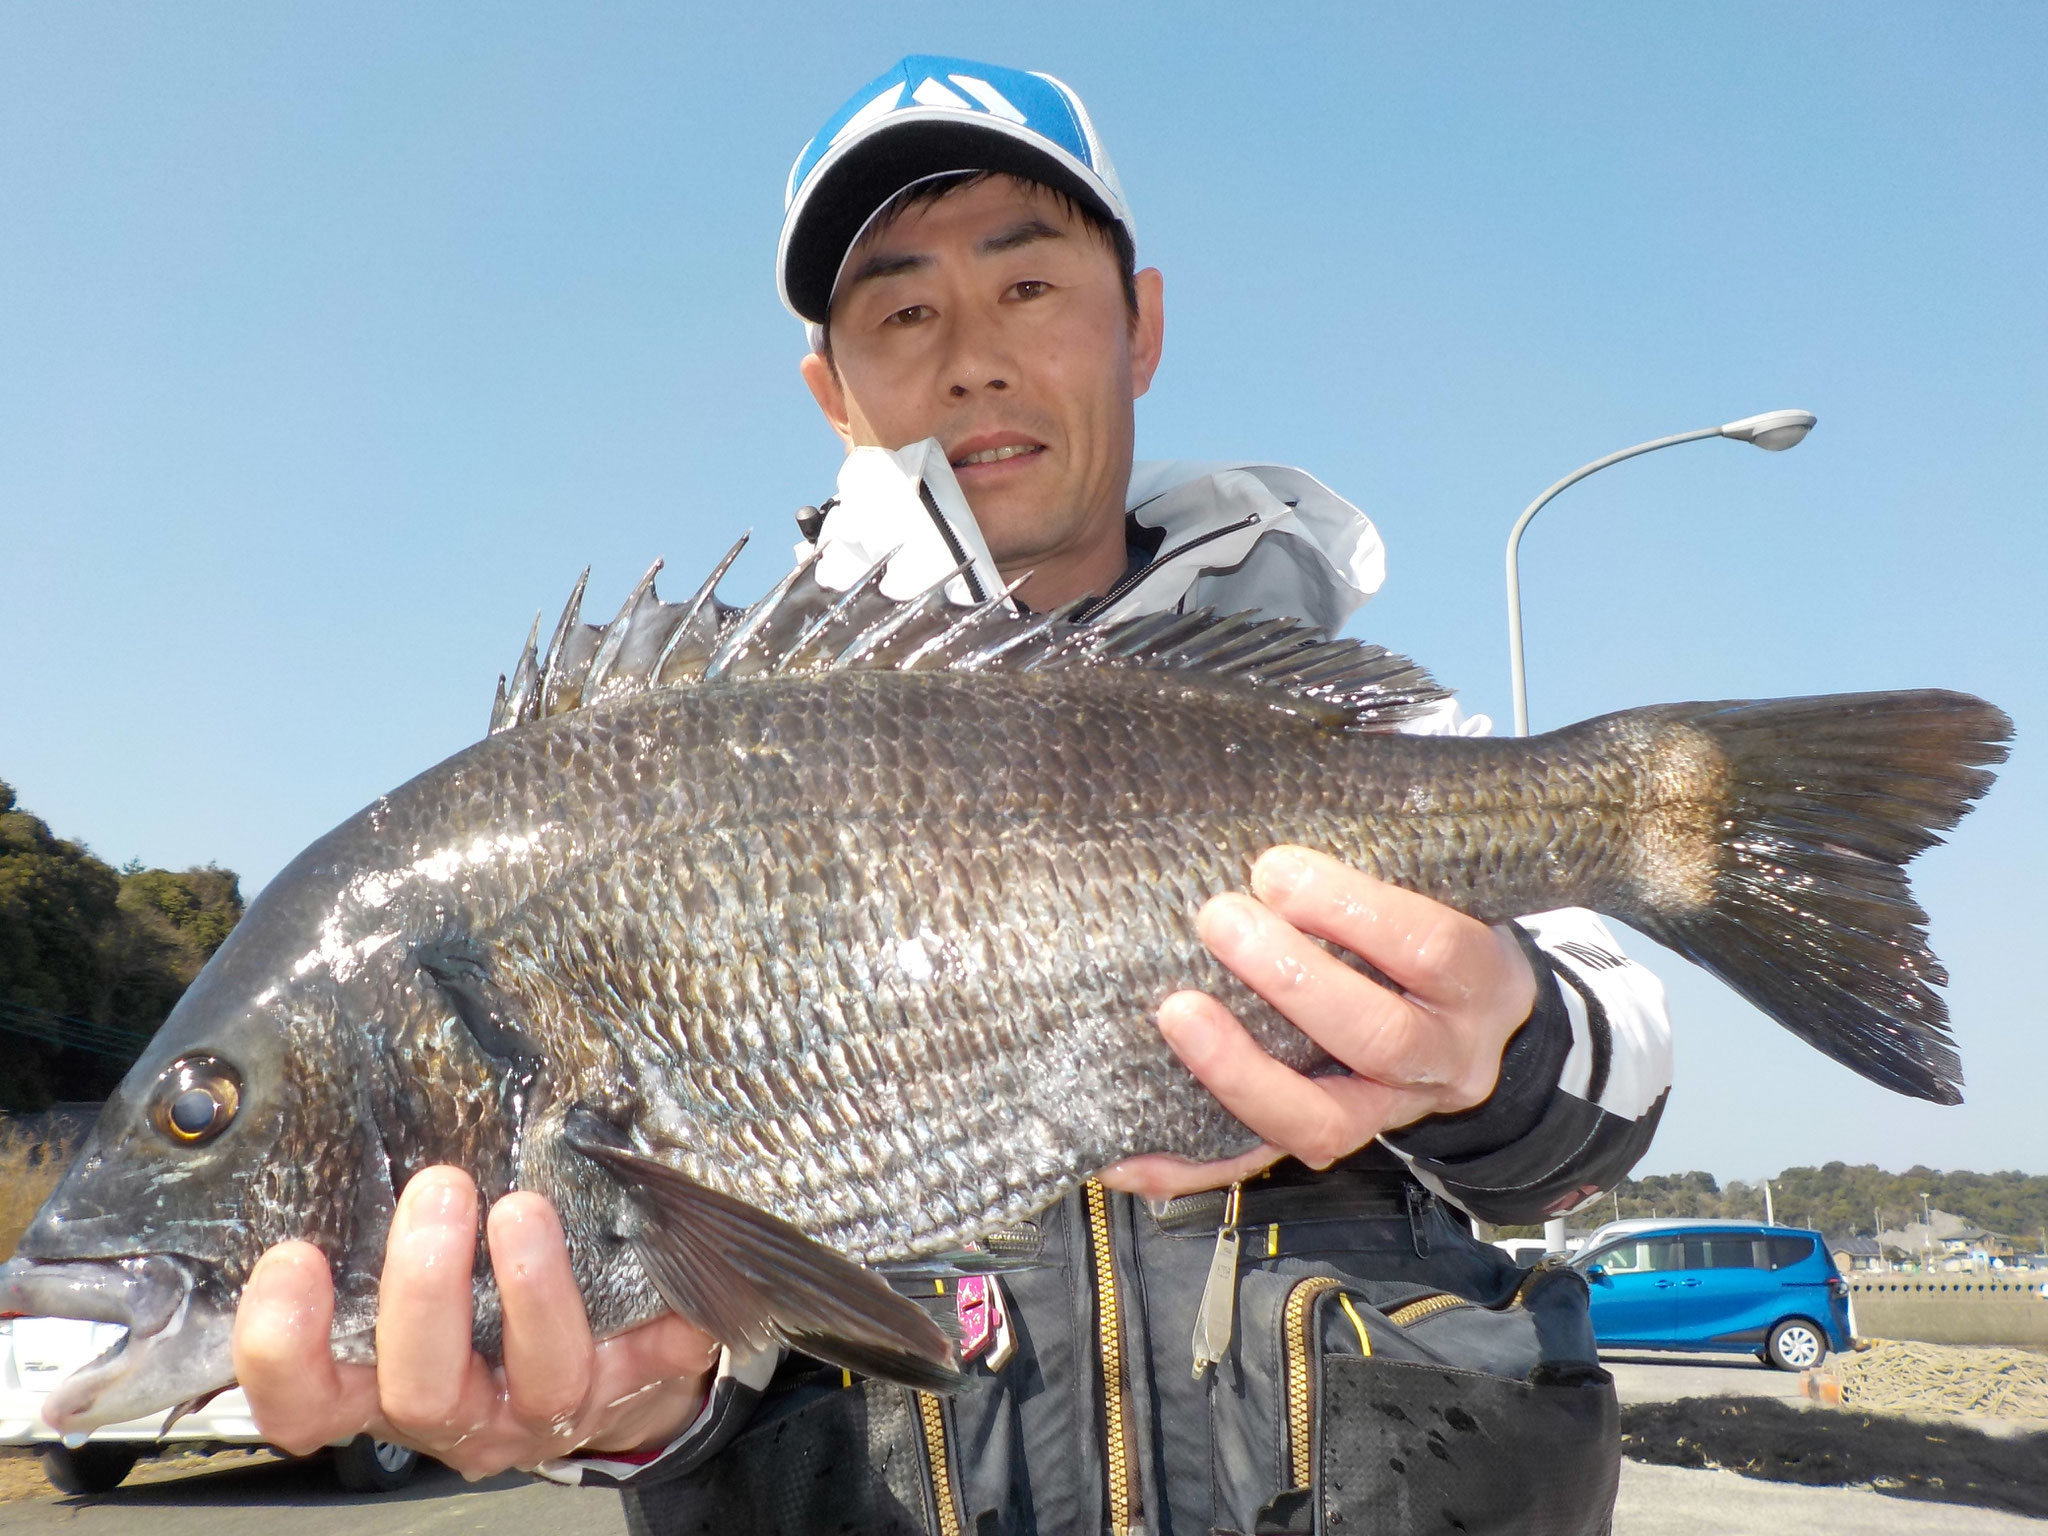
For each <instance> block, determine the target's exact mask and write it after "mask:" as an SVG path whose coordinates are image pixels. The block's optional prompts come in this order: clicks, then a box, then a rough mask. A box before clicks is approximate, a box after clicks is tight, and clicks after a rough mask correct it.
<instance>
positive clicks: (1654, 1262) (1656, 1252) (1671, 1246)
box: [1593, 1237, 1685, 1275]
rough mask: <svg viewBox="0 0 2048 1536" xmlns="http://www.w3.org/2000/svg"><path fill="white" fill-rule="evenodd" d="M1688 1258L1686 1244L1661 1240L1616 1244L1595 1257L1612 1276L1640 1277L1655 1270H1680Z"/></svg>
mask: <svg viewBox="0 0 2048 1536" xmlns="http://www.w3.org/2000/svg"><path fill="white" fill-rule="evenodd" d="M1684 1259H1685V1245H1684V1244H1683V1243H1678V1242H1673V1241H1672V1240H1671V1239H1670V1238H1662V1237H1660V1238H1657V1239H1655V1240H1653V1241H1651V1242H1627V1243H1616V1244H1615V1245H1614V1246H1613V1247H1612V1248H1609V1249H1607V1250H1606V1251H1605V1252H1603V1253H1599V1254H1595V1255H1594V1257H1593V1262H1594V1263H1595V1264H1598V1265H1600V1266H1601V1267H1602V1268H1603V1269H1605V1270H1606V1271H1607V1273H1608V1274H1610V1275H1640V1274H1648V1273H1650V1272H1651V1271H1653V1270H1660V1269H1677V1268H1679V1267H1680V1265H1682V1264H1683V1263H1684Z"/></svg>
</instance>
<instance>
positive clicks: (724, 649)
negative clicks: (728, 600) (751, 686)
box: [704, 544, 819, 683]
mask: <svg viewBox="0 0 2048 1536" xmlns="http://www.w3.org/2000/svg"><path fill="white" fill-rule="evenodd" d="M818 554H819V546H818V545H815V544H814V545H812V546H811V552H810V553H809V554H807V555H805V556H804V557H803V559H801V560H799V561H797V563H796V569H795V570H793V571H791V572H790V573H789V574H788V575H787V576H785V577H783V578H782V580H780V581H778V582H777V583H776V584H775V586H774V587H773V589H771V590H770V592H769V593H768V595H767V596H766V597H764V598H762V599H761V601H760V602H758V603H756V604H754V606H753V607H751V608H749V609H748V610H747V616H746V617H745V618H744V619H742V620H740V622H739V623H738V624H737V625H735V626H734V627H733V631H732V633H731V634H729V635H727V636H726V637H725V638H724V639H723V640H721V641H720V642H719V644H718V649H717V650H715V651H713V652H712V653H711V660H710V661H708V662H706V663H705V666H704V681H705V682H707V683H708V682H711V681H712V680H713V679H715V678H717V677H718V676H720V675H721V674H722V673H724V672H725V671H726V670H727V669H728V668H729V667H731V666H732V664H733V663H734V662H735V661H737V660H738V659H739V658H740V656H741V655H742V654H744V653H745V651H746V648H747V644H748V642H749V641H751V640H752V639H753V638H754V636H756V635H758V634H759V633H760V632H761V631H762V630H763V629H764V628H766V627H767V624H768V621H769V620H770V619H772V618H774V617H775V614H776V612H777V610H779V609H780V608H781V607H782V604H783V600H784V599H786V598H787V597H788V596H789V593H790V589H791V588H792V587H794V586H795V585H796V584H797V582H798V581H800V580H801V579H802V578H803V576H804V573H805V572H807V571H808V570H810V568H811V567H812V566H813V565H815V564H816V563H817V560H818Z"/></svg>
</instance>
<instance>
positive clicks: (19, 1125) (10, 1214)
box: [0, 1110, 92, 1259]
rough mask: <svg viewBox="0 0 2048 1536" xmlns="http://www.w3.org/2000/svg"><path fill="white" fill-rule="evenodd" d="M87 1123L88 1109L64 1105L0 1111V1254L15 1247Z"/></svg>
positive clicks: (0, 1256)
mask: <svg viewBox="0 0 2048 1536" xmlns="http://www.w3.org/2000/svg"><path fill="white" fill-rule="evenodd" d="M91 1124H92V1118H91V1116H90V1115H89V1114H81V1113H77V1112H74V1111H64V1110H57V1111H53V1112H51V1113H50V1114H47V1115H23V1116H20V1117H18V1118H17V1117H0V1259H5V1258H7V1257H8V1256H9V1255H10V1254H12V1253H13V1252H14V1245H15V1244H16V1243H17V1242H18V1241H20V1239H21V1234H22V1232H23V1231H24V1230H26V1229H27V1227H28V1224H29V1222H30V1221H31V1220H33V1219H34V1217H35V1214H36V1211H37V1210H38V1209H39V1208H40V1207H41V1205H42V1203H43V1201H44V1200H45V1199H47V1198H48V1197H49V1193H50V1191H51V1190H52V1189H53V1188H55V1187H56V1183H57V1180H58V1178H59V1177H60V1176H61V1175H62V1174H63V1172H64V1170H65V1169H66V1168H67V1167H69V1166H70V1164H71V1159H72V1157H73V1155H75V1154H76V1153H77V1151H78V1145H79V1143H80V1142H81V1141H83V1140H84V1139H85V1133H86V1131H87V1130H88V1129H90V1127H91Z"/></svg>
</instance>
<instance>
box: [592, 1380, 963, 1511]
mask: <svg viewBox="0 0 2048 1536" xmlns="http://www.w3.org/2000/svg"><path fill="white" fill-rule="evenodd" d="M801 1396H802V1397H804V1398H806V1399H808V1400H807V1401H801V1402H793V1403H792V1404H791V1405H790V1406H789V1408H788V1411H786V1412H781V1413H770V1414H768V1415H767V1416H765V1417H762V1418H757V1420H756V1421H755V1422H754V1423H752V1424H750V1425H749V1426H748V1427H747V1429H746V1432H745V1433H744V1434H742V1435H741V1436H740V1437H739V1439H737V1440H735V1441H734V1442H733V1443H732V1444H731V1445H729V1446H727V1447H726V1448H725V1449H724V1450H723V1451H721V1452H720V1453H719V1454H718V1455H716V1456H714V1457H712V1458H711V1459H710V1461H708V1462H707V1463H706V1464H705V1465H703V1466H702V1467H699V1468H697V1469H696V1470H695V1471H693V1472H690V1473H687V1474H685V1475H684V1476H682V1477H680V1478H677V1479H675V1480H674V1481H673V1482H664V1483H656V1484H654V1485H652V1486H651V1487H647V1488H629V1489H627V1490H626V1495H625V1499H626V1528H627V1530H628V1531H630V1532H631V1533H632V1536H734V1533H736V1532H741V1531H745V1532H750V1533H759V1536H799V1533H801V1536H823V1533H828V1532H829V1533H835V1536H928V1533H929V1531H930V1525H929V1504H928V1492H927V1489H928V1483H927V1480H926V1474H925V1463H924V1442H923V1438H922V1431H921V1430H920V1428H919V1424H918V1418H917V1410H916V1408H915V1407H914V1406H913V1405H912V1402H911V1398H910V1394H909V1393H908V1392H906V1391H905V1390H904V1389H903V1388H901V1387H897V1386H891V1385H888V1384H887V1383H883V1382H874V1381H860V1382H856V1383H855V1384H854V1385H853V1386H851V1387H846V1388H842V1389H840V1390H838V1391H831V1392H822V1393H819V1394H818V1395H816V1396H812V1395H811V1394H810V1393H808V1392H806V1393H803V1394H801Z"/></svg>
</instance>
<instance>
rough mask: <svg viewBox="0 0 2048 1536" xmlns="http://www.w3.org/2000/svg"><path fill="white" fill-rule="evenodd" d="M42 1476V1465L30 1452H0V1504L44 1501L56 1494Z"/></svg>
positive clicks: (8, 1450) (6, 1450) (33, 1453)
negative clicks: (30, 1500) (25, 1500)
mask: <svg viewBox="0 0 2048 1536" xmlns="http://www.w3.org/2000/svg"><path fill="white" fill-rule="evenodd" d="M56 1491H57V1490H56V1489H54V1488H52V1487H51V1486H50V1480H49V1479H48V1478H46V1477H44V1476H43V1464H42V1462H41V1461H39V1460H38V1459H37V1457H36V1453H35V1452H34V1451H31V1450H26V1449H22V1450H15V1449H11V1448H10V1449H4V1450H0V1504H6V1503H8V1502H10V1501H11V1500H14V1499H46V1498H49V1497H50V1496H51V1495H52V1494H54V1493H56Z"/></svg>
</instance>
